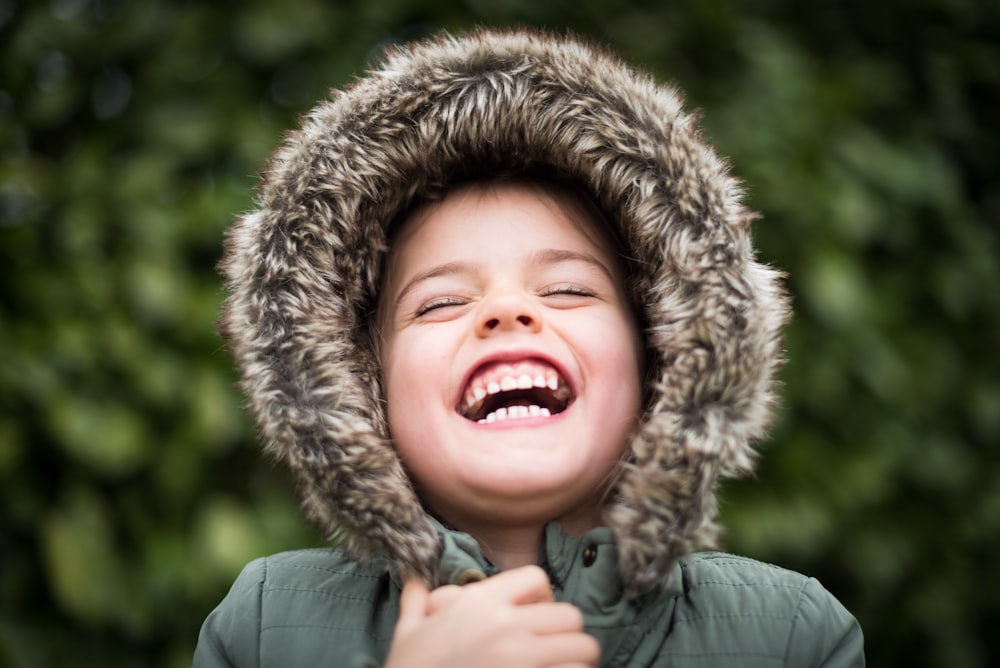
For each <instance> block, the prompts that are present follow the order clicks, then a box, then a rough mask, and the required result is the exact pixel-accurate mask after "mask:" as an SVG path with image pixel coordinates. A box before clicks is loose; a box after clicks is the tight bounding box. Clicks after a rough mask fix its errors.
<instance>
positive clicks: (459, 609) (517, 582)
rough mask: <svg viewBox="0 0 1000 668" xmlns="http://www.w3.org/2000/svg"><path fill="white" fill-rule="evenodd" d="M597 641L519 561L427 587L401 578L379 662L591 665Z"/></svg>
mask: <svg viewBox="0 0 1000 668" xmlns="http://www.w3.org/2000/svg"><path fill="white" fill-rule="evenodd" d="M599 660H600V646H599V645H598V643H597V641H596V640H595V639H594V638H593V637H592V636H590V635H587V634H586V633H584V631H583V615H582V614H581V613H580V611H579V610H578V609H577V608H576V607H575V606H573V605H572V604H569V603H556V602H554V601H553V599H552V591H551V588H550V585H549V579H548V576H547V575H546V574H545V571H543V570H542V569H541V568H539V567H537V566H525V567H522V568H516V569H512V570H509V571H504V572H503V573H500V574H499V575H496V576H494V577H491V578H488V579H486V580H483V581H482V582H477V583H474V584H470V585H466V586H464V587H457V586H445V587H440V588H438V589H436V590H434V591H433V592H432V591H429V590H428V589H427V586H426V585H424V584H423V583H422V582H420V581H418V580H414V579H407V580H406V582H405V584H404V586H403V593H402V597H401V599H400V613H399V620H398V621H397V622H396V629H395V632H394V633H393V641H392V647H391V649H390V651H389V658H388V660H387V661H386V664H385V667H386V668H452V667H454V668H494V667H495V668H542V667H543V666H546V667H559V668H594V667H596V666H597V664H598V661H599Z"/></svg>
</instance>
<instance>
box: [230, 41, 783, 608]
mask: <svg viewBox="0 0 1000 668" xmlns="http://www.w3.org/2000/svg"><path fill="white" fill-rule="evenodd" d="M538 168H544V169H546V170H550V171H556V172H558V173H560V174H564V175H566V176H567V177H569V178H571V179H573V180H575V181H576V182H578V183H579V184H580V185H582V187H584V188H586V189H587V190H589V192H590V193H591V195H592V196H593V197H594V199H595V201H596V202H597V204H598V205H599V206H600V207H601V208H602V209H603V210H604V212H605V213H606V214H607V216H608V218H609V219H610V220H611V221H613V223H612V224H616V225H617V226H618V229H617V230H615V231H614V232H615V234H616V236H617V237H618V238H620V239H621V243H622V245H623V247H624V250H625V253H626V255H627V256H628V258H629V261H630V267H631V271H632V276H631V280H632V285H631V288H632V298H633V300H634V303H635V304H636V305H637V308H638V309H639V311H640V316H641V320H642V321H643V324H644V325H645V332H644V334H645V342H646V346H647V348H648V351H647V356H648V362H647V363H648V364H649V366H650V369H649V371H650V373H648V374H647V376H648V380H647V387H646V396H647V398H648V400H647V402H646V410H645V412H644V414H643V415H642V416H641V418H640V421H639V424H638V427H637V429H636V431H635V433H634V436H633V437H632V439H631V441H630V443H629V445H628V448H629V451H628V455H627V460H626V461H625V462H624V464H623V470H622V471H621V473H620V475H619V476H618V478H617V484H616V487H615V489H614V490H613V493H612V494H610V496H609V501H608V503H607V506H606V509H605V516H604V517H605V522H606V525H607V526H608V527H609V528H610V530H611V531H612V533H613V535H614V536H615V539H616V540H617V542H618V545H619V553H620V562H619V565H620V569H621V571H622V575H623V579H624V581H625V583H626V586H627V588H628V590H629V591H630V592H632V593H633V594H638V593H641V592H644V591H647V590H649V589H650V588H653V587H655V586H656V585H657V584H665V582H666V580H667V579H668V578H669V576H670V574H671V573H672V572H673V566H674V564H675V562H676V561H677V559H678V558H679V557H681V556H683V555H685V554H687V553H689V552H691V551H693V550H695V549H698V548H702V547H709V546H712V545H713V543H714V541H715V539H716V537H717V533H718V530H717V524H716V517H717V508H716V498H715V489H716V483H717V480H718V479H719V477H720V476H729V475H735V474H743V473H747V472H748V471H750V469H751V467H752V464H753V460H754V453H753V450H752V446H751V444H752V443H753V442H754V441H755V440H756V439H758V438H760V437H761V436H762V435H763V431H764V429H765V427H766V426H767V423H768V421H769V414H770V410H769V407H770V404H771V400H772V395H771V385H772V375H773V373H774V371H775V369H776V367H777V366H778V364H779V361H780V342H779V333H780V329H781V327H782V325H783V323H784V321H785V319H786V316H787V304H786V298H785V296H784V293H783V292H782V290H781V288H780V286H779V284H778V279H779V275H778V274H777V273H776V272H775V271H773V270H771V269H769V268H767V267H765V266H763V265H761V264H758V263H757V262H755V260H754V254H753V249H752V247H751V239H750V223H751V220H752V219H754V215H753V214H752V213H751V212H750V211H749V210H747V209H746V208H745V207H744V205H743V203H742V201H741V197H742V195H741V190H740V186H739V184H738V182H737V181H736V180H735V179H734V178H733V177H731V176H730V175H729V174H728V171H727V165H726V163H725V162H724V161H723V160H721V159H720V158H719V157H718V156H717V155H716V154H715V152H714V151H713V150H712V149H711V148H710V147H709V146H708V145H707V144H706V143H705V141H704V140H703V138H702V136H701V134H700V131H699V130H698V128H697V126H696V120H695V118H694V117H693V116H691V115H690V114H688V113H687V112H685V111H684V110H683V108H682V103H681V99H680V97H679V95H678V93H677V92H676V91H675V90H673V89H672V88H669V87H665V86H661V85H658V84H657V83H656V82H654V81H653V80H652V79H651V78H649V77H648V76H647V75H645V74H643V73H641V72H637V71H635V70H634V69H633V68H631V67H629V66H628V65H626V64H625V63H623V62H622V61H621V60H619V59H618V58H617V57H616V56H614V55H612V54H610V53H608V52H606V51H605V50H603V49H602V48H600V47H597V46H594V45H591V44H588V43H586V42H584V41H581V40H578V39H576V38H567V37H565V36H555V35H548V34H540V33H535V32H526V31H489V30H480V31H477V32H473V33H470V34H467V35H463V36H460V37H453V36H449V35H444V34H442V35H439V36H437V37H435V38H433V39H430V40H427V41H424V42H420V43H415V44H410V45H407V46H403V47H398V48H394V49H393V50H392V51H391V52H390V53H388V54H387V55H386V57H385V58H384V60H383V62H382V64H381V67H379V68H378V69H376V70H374V71H372V72H370V73H369V74H368V75H367V76H365V77H363V78H361V79H359V80H356V81H355V82H353V83H352V84H351V85H350V86H348V87H346V88H345V89H344V90H336V91H333V92H332V93H331V95H330V97H329V99H327V100H326V101H323V102H322V103H320V104H319V105H317V106H316V107H315V108H314V109H313V110H312V111H311V112H310V113H309V114H308V115H307V116H305V117H304V119H303V122H302V125H301V127H300V128H299V129H297V130H295V131H293V132H292V133H290V134H289V136H288V137H287V139H286V141H285V143H284V145H283V146H282V147H281V148H280V149H279V150H278V151H277V152H276V153H275V154H274V156H273V157H272V159H271V162H270V163H269V165H268V167H267V168H266V170H265V171H264V173H263V176H262V182H261V184H260V187H259V196H258V205H257V207H256V209H255V210H253V211H250V212H249V213H247V214H245V215H243V216H241V217H240V218H239V219H238V220H237V221H236V223H235V224H234V226H233V227H232V229H231V230H230V231H229V233H228V236H227V242H226V249H225V256H224V259H223V261H222V264H221V268H222V271H223V272H224V275H225V277H226V279H227V286H228V291H229V296H228V299H227V301H226V303H225V306H224V312H223V316H222V319H221V325H220V327H221V331H222V334H223V336H224V338H225V339H226V341H227V343H228V346H229V349H230V352H231V353H232V355H233V356H234V358H235V361H236V363H237V366H238V367H239V369H240V371H241V373H242V381H241V386H242V389H243V391H244V392H245V394H246V395H247V397H248V399H249V403H250V407H251V409H252V411H253V414H254V416H255V418H256V420H257V423H258V426H259V429H260V433H261V437H262V439H263V442H264V445H265V448H266V450H267V451H268V452H269V453H270V454H271V455H273V456H274V457H276V458H277V459H279V460H280V461H282V462H283V463H284V464H286V465H287V466H288V467H290V469H291V470H292V472H293V473H294V475H295V477H296V478H297V481H298V485H299V489H300V494H301V498H302V504H303V509H304V512H305V514H306V515H307V517H308V518H309V519H310V520H311V521H313V522H314V523H315V524H317V525H318V526H319V528H320V529H321V530H322V531H323V532H324V535H325V536H326V538H328V539H330V540H331V541H335V542H336V543H337V544H338V545H339V546H341V547H342V548H343V549H345V550H347V551H348V552H349V553H351V554H353V555H355V556H356V557H358V558H366V557H368V556H371V555H374V554H376V553H381V554H385V555H387V556H388V558H389V561H390V563H391V564H393V565H395V566H396V567H398V568H400V569H403V570H406V571H408V572H411V573H416V574H420V575H421V576H423V577H424V578H425V579H426V580H428V581H430V582H432V583H433V581H434V579H435V573H436V572H437V571H436V561H437V559H438V556H439V554H440V549H441V548H440V539H439V535H438V531H437V529H436V528H435V526H434V524H433V522H432V520H431V518H430V517H429V516H428V514H427V512H426V511H425V509H424V508H423V507H422V506H421V504H420V501H419V500H418V498H417V496H416V494H415V492H414V489H413V486H412V485H411V483H410V481H409V480H408V478H407V476H406V473H405V471H404V470H403V466H402V464H401V462H400V460H399V458H398V456H397V455H396V452H395V450H394V449H393V446H392V442H391V440H390V439H389V435H388V433H387V428H386V420H385V411H384V406H383V398H382V390H381V387H380V378H379V368H378V362H377V358H376V354H375V351H374V349H373V346H372V343H371V338H370V336H369V334H368V319H369V318H370V317H372V316H373V314H374V311H375V306H376V295H377V291H378V289H379V286H380V278H379V274H380V267H381V265H382V262H383V259H384V256H385V252H386V233H387V229H388V228H389V226H390V224H391V223H392V221H393V220H394V219H395V218H396V217H397V216H398V215H399V214H400V212H401V211H403V210H404V209H405V208H406V207H407V206H408V205H409V204H410V203H411V202H412V201H413V199H414V197H415V196H416V195H417V194H418V193H421V192H424V191H427V190H430V189H433V188H436V187H440V186H441V185H443V184H447V183H448V182H450V181H453V180H454V179H455V178H456V176H459V175H463V176H464V175H468V174H470V173H480V174H482V173H485V172H486V171H497V172H500V171H505V172H511V171H514V172H516V171H520V170H526V171H527V170H533V169H538Z"/></svg>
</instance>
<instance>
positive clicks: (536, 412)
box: [479, 405, 552, 424]
mask: <svg viewBox="0 0 1000 668" xmlns="http://www.w3.org/2000/svg"><path fill="white" fill-rule="evenodd" d="M551 416H552V412H551V411H549V409H548V408H542V407H541V406H535V405H531V406H509V407H507V406H505V407H503V408H498V409H496V410H495V411H493V412H492V413H489V414H488V415H487V416H486V417H484V418H482V419H481V420H479V424H492V423H494V422H499V421H502V420H513V419H518V418H526V417H551Z"/></svg>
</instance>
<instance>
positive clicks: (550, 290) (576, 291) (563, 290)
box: [539, 285, 594, 297]
mask: <svg viewBox="0 0 1000 668" xmlns="http://www.w3.org/2000/svg"><path fill="white" fill-rule="evenodd" d="M539 294H540V295H541V296H542V297H549V296H552V295H571V296H575V297H593V296H594V293H593V292H592V291H591V290H588V289H587V288H582V287H580V286H579V285H553V286H549V287H547V288H545V289H543V290H542V291H541V292H540V293H539Z"/></svg>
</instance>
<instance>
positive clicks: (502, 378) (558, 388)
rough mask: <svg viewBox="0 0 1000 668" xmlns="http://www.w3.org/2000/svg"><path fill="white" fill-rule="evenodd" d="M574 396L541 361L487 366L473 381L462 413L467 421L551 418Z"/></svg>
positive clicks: (462, 405) (553, 371)
mask: <svg viewBox="0 0 1000 668" xmlns="http://www.w3.org/2000/svg"><path fill="white" fill-rule="evenodd" d="M572 400H573V392H572V390H571V389H570V387H569V384H568V383H567V382H566V379H565V378H563V376H562V374H560V373H559V372H558V371H557V370H556V369H555V368H553V367H552V366H551V365H549V364H545V363H543V362H540V361H538V360H526V361H522V362H516V363H507V362H504V363H496V364H486V365H484V366H483V367H482V368H480V369H477V370H476V373H475V374H473V376H472V378H471V379H469V383H468V385H466V387H465V393H464V394H463V396H462V404H461V406H460V410H459V412H460V413H461V414H462V416H463V417H465V418H466V419H467V420H471V421H473V422H478V423H479V424H491V423H493V422H498V421H502V420H511V419H523V418H532V417H538V418H547V417H552V416H553V415H558V414H559V413H562V412H563V411H564V410H566V408H567V407H568V406H569V405H570V403H572Z"/></svg>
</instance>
